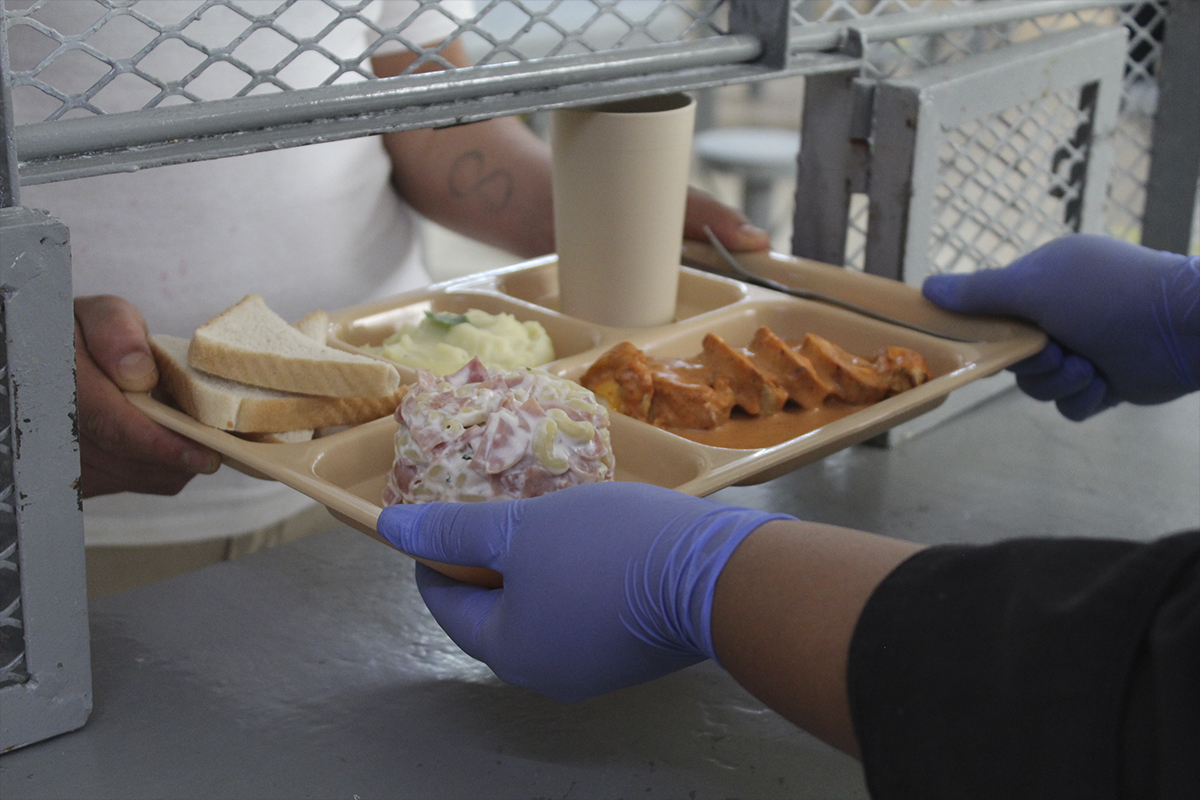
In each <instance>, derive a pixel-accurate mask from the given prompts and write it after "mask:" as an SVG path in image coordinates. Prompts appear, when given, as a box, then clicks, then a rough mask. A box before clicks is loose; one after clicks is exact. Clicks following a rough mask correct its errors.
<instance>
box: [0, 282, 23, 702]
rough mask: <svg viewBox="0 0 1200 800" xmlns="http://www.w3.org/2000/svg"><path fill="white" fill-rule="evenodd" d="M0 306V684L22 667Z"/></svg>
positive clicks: (13, 679) (18, 676)
mask: <svg viewBox="0 0 1200 800" xmlns="http://www.w3.org/2000/svg"><path fill="white" fill-rule="evenodd" d="M2 309H3V306H0V686H7V685H9V684H12V683H20V682H22V681H24V680H26V679H27V678H28V677H29V675H28V673H27V672H26V669H25V630H24V624H23V622H22V615H21V573H20V566H19V562H18V560H17V516H16V511H15V509H14V507H13V493H14V486H13V459H12V409H11V407H10V403H11V393H10V392H9V390H8V343H7V342H8V337H7V336H4V335H2V334H3V333H4V332H5V319H4V316H3V314H4V312H3V310H2Z"/></svg>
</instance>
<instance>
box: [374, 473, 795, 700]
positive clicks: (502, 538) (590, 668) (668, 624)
mask: <svg viewBox="0 0 1200 800" xmlns="http://www.w3.org/2000/svg"><path fill="white" fill-rule="evenodd" d="M773 519H793V518H792V517H788V516H786V515H783V514H767V513H764V512H761V511H753V510H750V509H745V508H736V507H733V506H727V505H723V504H721V503H716V502H713V501H711V500H703V499H700V498H696V497H690V496H688V495H684V494H680V493H679V492H673V491H671V490H669V489H661V488H658V487H655V486H649V485H647V484H641V483H625V482H605V483H593V484H585V485H582V486H576V487H573V488H570V489H564V490H562V491H558V492H554V493H553V494H549V495H544V496H542V497H537V498H533V499H529V500H515V501H495V502H486V503H462V504H460V503H428V504H425V505H412V506H408V505H395V506H389V507H388V508H385V509H384V510H383V513H382V514H381V515H380V517H379V524H378V530H379V533H380V535H382V536H383V537H384V538H385V539H387V540H388V541H389V542H391V543H392V544H394V545H396V546H397V547H398V548H400V549H401V550H403V551H404V552H406V553H409V554H411V555H414V556H419V557H423V558H427V559H431V560H436V561H440V562H443V563H450V564H462V565H467V566H476V567H490V568H491V569H494V570H497V571H498V572H500V573H502V574H503V576H504V587H503V588H501V589H483V588H479V587H476V586H470V585H467V584H463V583H460V582H458V581H455V580H451V579H449V578H446V577H445V576H443V575H441V574H440V573H437V572H435V571H433V570H432V569H430V568H428V567H426V566H424V565H421V564H418V565H417V585H418V587H419V588H420V591H421V597H423V598H424V600H425V604H426V605H427V606H429V610H430V611H431V612H432V613H433V616H434V618H435V619H436V620H437V621H438V624H439V625H441V626H442V628H443V629H444V630H445V631H446V633H447V634H449V635H450V638H451V639H453V640H454V641H455V642H456V643H457V644H458V646H459V647H461V648H462V649H463V650H464V651H465V652H466V653H467V654H468V655H470V656H472V657H474V658H477V659H479V660H480V661H483V662H485V663H486V664H487V665H488V666H489V667H491V668H492V670H493V671H494V672H495V673H496V674H497V675H498V676H500V678H501V679H503V680H504V681H507V682H508V683H511V684H515V685H517V686H522V687H525V688H527V689H533V690H534V691H537V692H541V693H542V694H545V695H548V696H550V697H552V698H554V699H556V700H559V701H562V702H572V701H576V700H582V699H585V698H587V697H591V696H593V695H597V694H601V693H603V692H607V691H610V690H613V689H619V688H622V687H625V686H633V685H634V684H638V683H644V682H645V681H649V680H652V679H654V678H658V677H660V676H662V675H666V674H667V673H670V672H674V671H675V670H678V669H682V668H684V667H687V666H690V665H692V664H695V663H698V662H700V661H703V660H704V659H705V658H715V655H714V653H713V644H712V598H713V591H714V589H715V587H716V583H717V577H718V576H719V575H720V574H721V570H722V569H723V568H724V567H725V563H726V561H728V560H729V556H730V555H731V554H732V553H733V551H734V549H735V548H736V547H737V546H738V545H739V544H741V542H742V541H743V540H744V539H745V538H746V537H747V536H748V535H749V534H750V533H751V532H752V531H753V530H754V529H755V528H757V527H759V526H760V525H762V524H764V523H765V522H767V521H769V520H773Z"/></svg>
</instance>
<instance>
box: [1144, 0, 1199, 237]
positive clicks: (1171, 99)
mask: <svg viewBox="0 0 1200 800" xmlns="http://www.w3.org/2000/svg"><path fill="white" fill-rule="evenodd" d="M1197 42H1200V3H1195V2H1174V3H1171V5H1170V6H1168V10H1167V28H1166V36H1165V39H1164V41H1163V53H1162V58H1161V59H1160V60H1159V73H1160V77H1159V80H1158V85H1159V99H1158V111H1157V113H1156V114H1155V117H1154V138H1153V140H1152V141H1151V145H1150V174H1149V176H1148V177H1147V180H1146V205H1145V208H1144V209H1143V213H1142V244H1144V245H1146V246H1147V247H1153V248H1155V249H1158V250H1169V251H1171V252H1174V253H1186V252H1187V251H1188V247H1189V245H1190V244H1191V234H1192V225H1193V219H1194V216H1193V210H1194V208H1195V205H1196V203H1197V200H1198V199H1200V198H1198V193H1197V184H1198V183H1200V79H1198V77H1197V76H1200V47H1198V46H1197V44H1196V43H1197Z"/></svg>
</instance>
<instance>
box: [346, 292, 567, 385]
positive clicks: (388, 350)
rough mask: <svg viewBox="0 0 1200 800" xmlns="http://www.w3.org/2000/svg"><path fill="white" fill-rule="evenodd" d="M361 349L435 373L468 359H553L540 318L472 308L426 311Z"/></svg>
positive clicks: (514, 363)
mask: <svg viewBox="0 0 1200 800" xmlns="http://www.w3.org/2000/svg"><path fill="white" fill-rule="evenodd" d="M364 349H365V350H368V351H370V352H372V353H375V354H376V355H381V356H383V357H384V358H387V359H391V360H392V361H395V362H396V363H398V364H404V365H405V366H408V367H412V368H414V369H427V370H429V371H430V372H432V373H434V374H435V375H449V374H450V373H452V372H457V371H458V370H459V369H461V368H462V367H464V366H465V365H466V364H467V362H469V361H470V360H471V359H472V358H478V359H479V360H480V361H482V362H483V363H484V365H486V366H488V367H491V368H493V369H506V370H509V369H520V368H522V367H540V366H541V365H543V364H548V363H550V362H551V361H553V360H554V344H553V342H551V341H550V336H549V334H547V333H546V329H545V328H543V327H542V326H541V324H540V323H538V322H520V321H518V320H517V318H516V317H514V316H513V315H512V314H489V313H487V312H486V311H480V310H479V309H475V308H473V309H470V310H469V311H467V313H465V314H452V313H445V312H442V313H437V314H435V313H433V312H428V311H427V312H425V319H423V320H421V324H420V325H405V326H404V327H402V328H401V329H400V330H398V331H396V332H395V333H394V334H392V335H391V336H389V337H388V338H387V340H385V341H384V343H383V344H382V345H380V346H379V347H366V348H364Z"/></svg>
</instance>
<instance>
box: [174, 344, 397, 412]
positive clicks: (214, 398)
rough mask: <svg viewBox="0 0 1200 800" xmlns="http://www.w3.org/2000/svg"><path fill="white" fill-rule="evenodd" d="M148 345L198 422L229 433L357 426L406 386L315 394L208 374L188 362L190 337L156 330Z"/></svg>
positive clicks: (392, 402) (386, 407)
mask: <svg viewBox="0 0 1200 800" xmlns="http://www.w3.org/2000/svg"><path fill="white" fill-rule="evenodd" d="M150 349H151V350H152V351H153V352H154V359H155V361H156V362H157V363H158V371H159V385H160V386H162V387H163V388H164V389H165V390H166V391H167V393H168V394H170V395H171V397H173V398H175V402H177V403H178V404H179V406H180V408H182V409H183V410H184V411H185V412H187V414H188V415H189V416H191V417H192V418H193V419H195V420H197V421H198V422H202V423H203V424H205V425H211V426H213V427H214V428H221V429H222V430H227V431H238V432H250V433H279V432H283V431H295V430H301V429H312V428H323V427H326V426H330V425H357V424H359V423H363V422H370V421H371V420H374V419H379V418H380V417H386V416H388V415H389V414H392V413H394V412H395V410H396V406H397V405H399V404H400V400H401V399H402V398H403V397H404V391H405V390H404V389H399V390H394V391H392V392H390V393H388V394H386V395H381V396H378V397H317V396H313V395H305V394H296V393H292V392H281V391H276V390H272V389H264V388H261V387H258V386H249V385H247V384H245V383H240V382H236V381H232V380H228V379H225V378H221V377H217V376H215V375H208V374H205V373H204V372H201V371H199V370H197V369H194V368H192V367H191V366H190V365H189V364H188V352H189V347H188V340H187V339H182V338H180V337H178V336H166V335H163V334H155V335H153V336H151V337H150Z"/></svg>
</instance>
